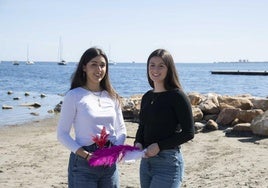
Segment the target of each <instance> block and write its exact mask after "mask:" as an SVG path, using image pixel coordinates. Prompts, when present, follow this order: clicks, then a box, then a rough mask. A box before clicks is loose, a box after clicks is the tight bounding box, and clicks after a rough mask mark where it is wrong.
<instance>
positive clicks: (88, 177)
mask: <svg viewBox="0 0 268 188" xmlns="http://www.w3.org/2000/svg"><path fill="white" fill-rule="evenodd" d="M84 148H85V147H84ZM86 150H87V151H92V150H95V149H94V148H92V147H90V146H87V147H86ZM68 187H69V188H119V187H120V185H119V174H118V170H117V164H114V165H112V166H111V167H110V166H97V167H92V166H89V165H88V162H87V161H86V160H85V159H83V158H82V157H80V156H78V155H75V154H74V153H71V154H70V159H69V167H68Z"/></svg>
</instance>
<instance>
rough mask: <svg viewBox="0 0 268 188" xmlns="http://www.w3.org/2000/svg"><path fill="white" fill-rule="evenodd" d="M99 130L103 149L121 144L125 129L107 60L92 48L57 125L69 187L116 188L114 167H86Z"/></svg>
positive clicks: (81, 66) (77, 71) (65, 98)
mask: <svg viewBox="0 0 268 188" xmlns="http://www.w3.org/2000/svg"><path fill="white" fill-rule="evenodd" d="M72 127H73V129H74V137H72V134H71V128H72ZM102 130H106V132H107V134H109V136H108V141H107V142H106V144H105V147H110V146H112V145H122V144H124V142H125V139H126V127H125V123H124V119H123V115H122V111H121V107H120V99H119V96H118V94H117V93H116V91H115V90H114V89H113V87H112V85H111V83H110V79H109V72H108V59H107V56H106V55H105V53H104V52H103V51H102V50H101V49H99V48H95V47H94V48H90V49H88V50H86V51H85V52H84V54H83V55H82V57H81V59H80V61H79V64H78V66H77V68H76V71H75V72H74V74H73V76H72V82H71V88H70V90H69V91H68V92H67V94H66V95H65V97H64V101H63V104H62V108H61V114H60V119H59V123H58V129H57V137H58V140H59V141H60V142H61V143H62V144H63V145H64V146H65V147H66V148H68V149H69V150H70V151H71V154H70V158H69V167H68V186H69V188H86V187H91V188H112V187H119V174H118V169H117V164H114V165H112V166H97V167H93V166H90V165H89V164H88V161H89V159H90V157H91V155H92V153H93V152H94V151H96V150H97V149H98V145H97V144H96V143H95V142H94V141H93V139H92V137H94V136H100V134H101V132H102Z"/></svg>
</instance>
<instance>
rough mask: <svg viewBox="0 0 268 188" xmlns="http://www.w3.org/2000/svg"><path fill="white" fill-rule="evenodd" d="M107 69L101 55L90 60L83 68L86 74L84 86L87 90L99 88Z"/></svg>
mask: <svg viewBox="0 0 268 188" xmlns="http://www.w3.org/2000/svg"><path fill="white" fill-rule="evenodd" d="M106 69H107V62H106V60H105V58H104V57H103V56H101V55H99V56H97V57H95V58H93V59H91V60H90V61H89V62H88V63H87V64H86V65H84V66H83V71H84V72H85V73H86V76H87V81H86V84H87V86H88V87H89V89H92V90H94V89H96V88H99V86H100V82H101V80H102V79H103V78H104V76H105V74H106Z"/></svg>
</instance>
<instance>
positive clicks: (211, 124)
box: [206, 119, 219, 131]
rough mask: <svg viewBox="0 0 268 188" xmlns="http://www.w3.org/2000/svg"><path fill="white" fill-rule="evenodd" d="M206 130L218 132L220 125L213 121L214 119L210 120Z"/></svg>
mask: <svg viewBox="0 0 268 188" xmlns="http://www.w3.org/2000/svg"><path fill="white" fill-rule="evenodd" d="M206 129H207V130H212V131H215V130H218V129H219V127H218V124H217V123H216V122H215V121H213V120H212V119H210V120H209V121H208V122H207V124H206Z"/></svg>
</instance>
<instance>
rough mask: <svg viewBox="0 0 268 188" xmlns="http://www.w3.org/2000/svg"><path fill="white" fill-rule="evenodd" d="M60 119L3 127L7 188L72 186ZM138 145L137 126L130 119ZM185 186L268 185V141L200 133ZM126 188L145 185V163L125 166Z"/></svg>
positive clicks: (0, 181) (188, 146) (1, 169)
mask: <svg viewBox="0 0 268 188" xmlns="http://www.w3.org/2000/svg"><path fill="white" fill-rule="evenodd" d="M58 118H59V115H55V116H54V117H53V118H49V119H45V120H40V121H35V122H31V123H26V124H24V125H20V126H16V125H14V126H8V127H1V128H0V141H1V150H0V154H1V160H0V186H1V187H9V188H13V187H14V188H15V187H25V188H26V187H27V188H28V187H54V188H66V187H67V165H68V158H69V151H68V150H67V149H66V148H65V147H63V146H62V145H61V144H60V143H59V142H58V141H57V139H56V126H57V122H58ZM125 123H126V127H127V132H128V137H127V140H126V144H129V145H132V144H133V141H134V137H135V133H136V130H137V126H138V124H137V123H133V122H130V121H125ZM182 152H183V156H184V160H185V177H184V181H183V186H182V187H254V188H263V187H267V186H268V176H267V170H268V158H267V155H268V138H262V139H261V138H259V137H256V136H253V137H252V136H250V137H228V138H227V137H226V136H225V134H224V132H223V131H222V130H217V131H213V132H209V133H197V134H196V135H195V138H194V139H193V140H192V141H189V142H187V143H185V144H183V145H182ZM119 169H120V182H121V187H122V188H138V187H139V161H135V162H134V163H121V162H120V163H119Z"/></svg>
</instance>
